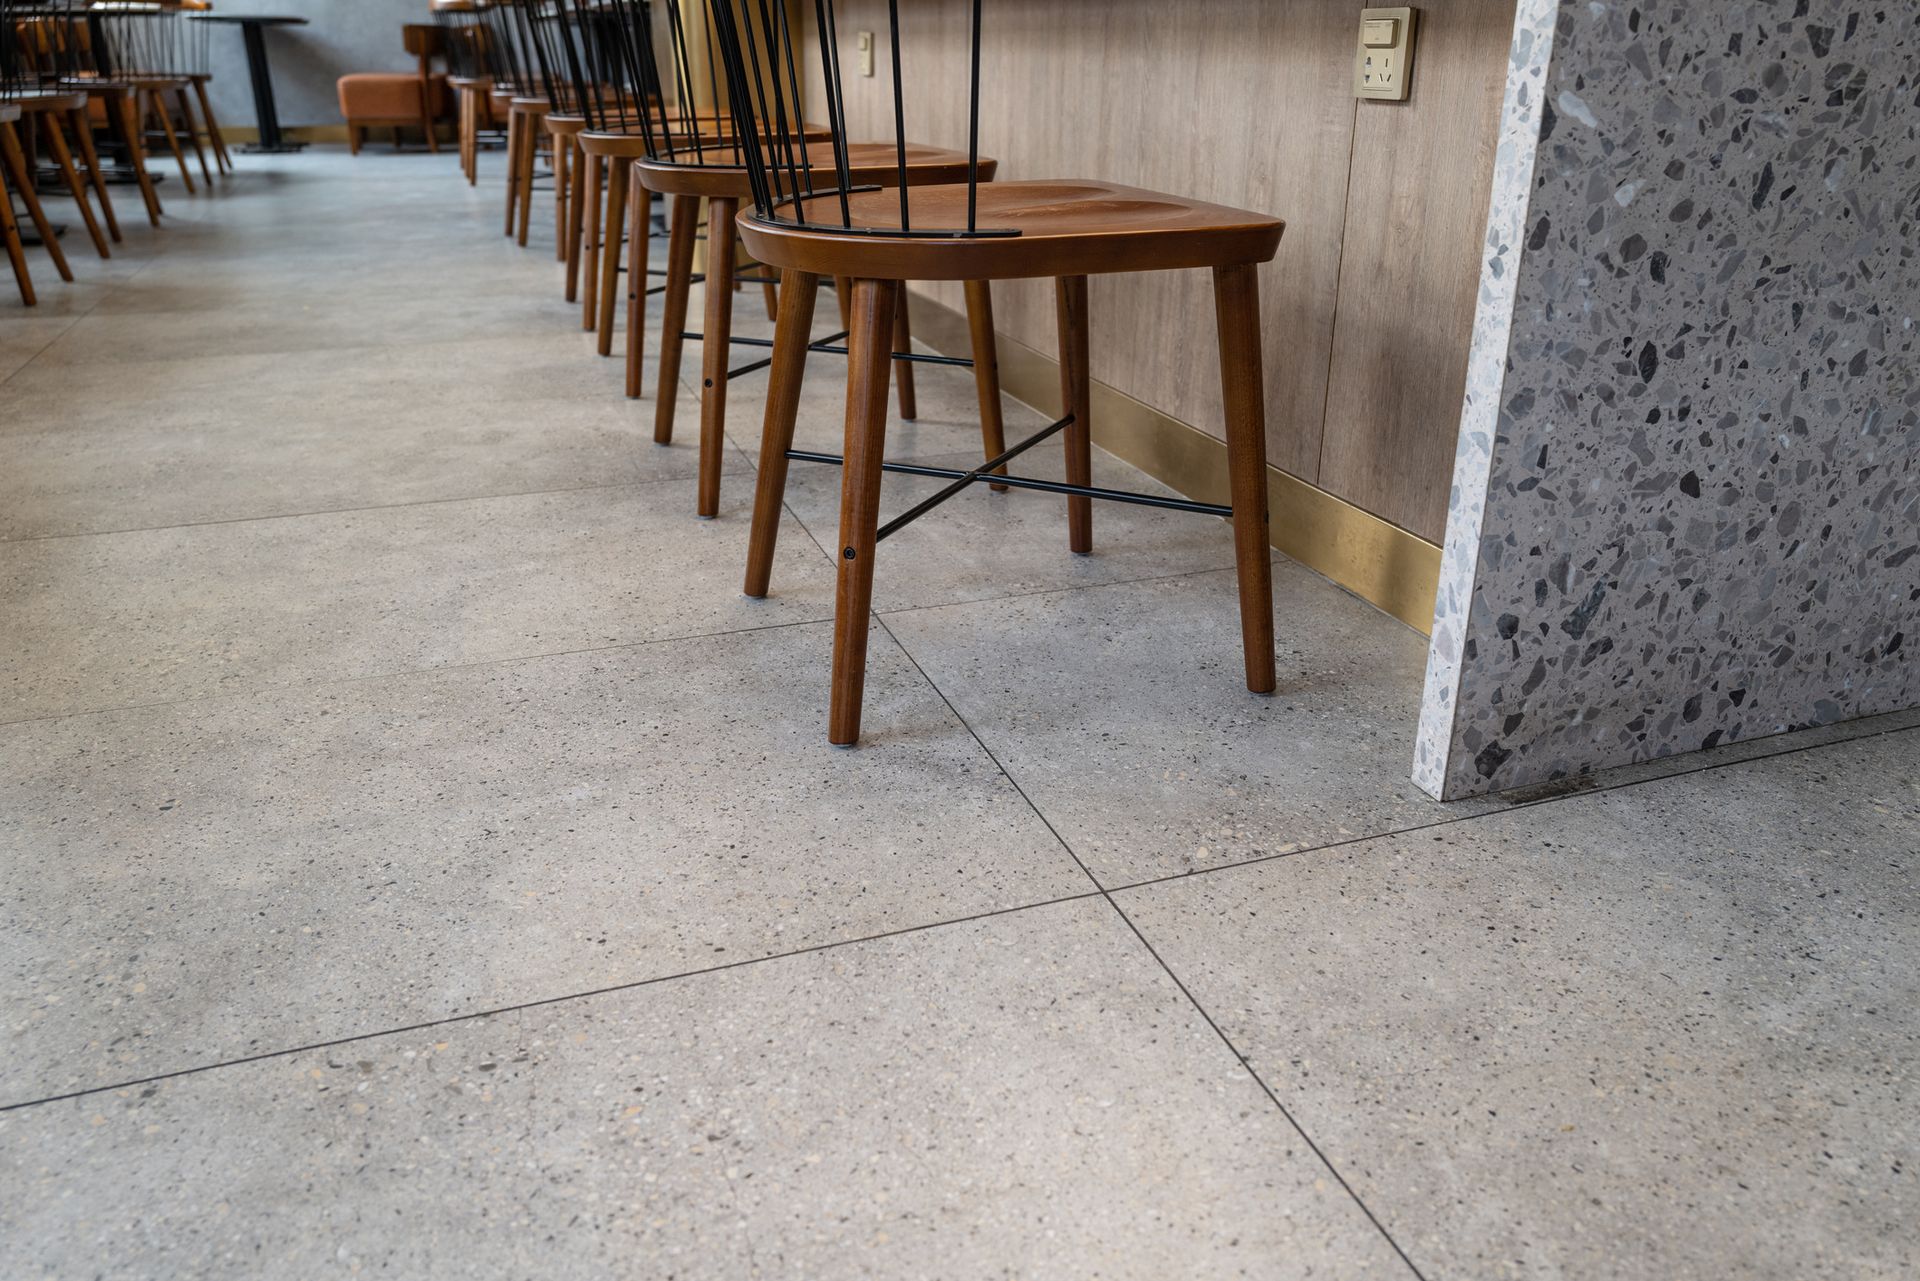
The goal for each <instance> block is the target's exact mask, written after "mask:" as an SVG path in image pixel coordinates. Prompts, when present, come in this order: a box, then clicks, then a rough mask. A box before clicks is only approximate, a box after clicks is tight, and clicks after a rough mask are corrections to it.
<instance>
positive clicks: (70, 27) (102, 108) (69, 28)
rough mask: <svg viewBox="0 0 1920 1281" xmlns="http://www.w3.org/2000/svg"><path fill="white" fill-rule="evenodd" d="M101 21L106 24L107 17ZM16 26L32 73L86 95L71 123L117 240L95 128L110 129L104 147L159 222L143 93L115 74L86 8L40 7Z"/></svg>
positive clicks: (154, 221)
mask: <svg viewBox="0 0 1920 1281" xmlns="http://www.w3.org/2000/svg"><path fill="white" fill-rule="evenodd" d="M16 12H18V11H16ZM97 21H98V24H99V25H100V27H101V28H102V29H104V27H105V25H106V23H107V21H108V19H107V18H105V17H101V18H99V19H98V20H97ZM11 29H12V30H13V31H14V32H15V33H16V34H17V37H18V39H19V46H18V48H19V53H20V56H21V59H22V65H23V67H25V68H30V70H29V71H28V73H27V74H29V75H30V76H31V77H33V78H34V79H35V80H36V81H37V83H38V84H39V85H40V86H41V87H43V88H48V89H61V90H67V91H71V92H74V93H83V94H85V95H86V103H85V108H84V111H83V112H82V114H81V115H80V116H79V117H78V118H77V119H72V121H71V123H72V125H73V132H74V139H75V141H76V143H77V144H78V147H79V151H80V154H81V157H82V159H83V161H84V163H85V165H86V172H87V178H88V181H89V182H90V183H91V185H92V187H93V190H94V194H95V196H96V197H97V198H98V199H99V201H100V210H101V215H102V217H103V218H104V219H105V221H106V224H107V231H108V234H109V235H110V236H111V237H112V239H114V240H116V241H117V240H119V239H120V232H119V223H118V220H117V219H116V217H115V215H114V209H113V200H112V197H111V196H110V195H109V194H108V180H107V172H108V171H107V169H106V168H105V167H104V166H103V165H102V163H101V154H102V152H101V149H99V148H96V144H95V140H94V136H93V135H94V130H95V128H96V127H104V128H105V129H106V130H107V131H108V135H107V141H106V143H105V144H104V149H105V150H108V151H111V152H112V153H113V154H114V155H115V156H116V158H117V159H118V161H119V163H120V164H121V165H122V166H124V170H125V172H127V173H129V174H130V175H131V176H132V178H133V179H134V181H136V182H137V183H138V184H139V188H140V196H141V199H142V201H144V203H145V205H146V210H147V220H148V222H150V223H151V224H152V225H153V226H156V227H157V226H159V225H160V215H161V213H162V208H161V204H160V196H159V192H158V190H157V189H156V187H155V185H154V182H153V177H152V175H151V174H150V173H149V172H148V170H147V161H146V148H145V146H144V145H143V140H142V137H141V124H140V121H139V115H140V112H141V110H142V105H141V101H140V94H139V91H138V90H137V89H136V88H135V86H134V85H133V84H132V83H131V82H129V81H126V80H122V79H120V78H118V77H117V76H115V74H114V72H113V68H112V65H111V62H110V60H109V57H108V54H107V49H106V41H104V40H96V39H95V34H94V33H95V22H93V21H90V20H89V18H88V15H87V13H86V12H85V11H82V10H75V9H35V10H32V11H28V12H25V13H22V14H20V18H19V20H18V21H17V22H16V23H14V24H13V26H12V28H11Z"/></svg>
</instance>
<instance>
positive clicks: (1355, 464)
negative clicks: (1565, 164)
mask: <svg viewBox="0 0 1920 1281" xmlns="http://www.w3.org/2000/svg"><path fill="white" fill-rule="evenodd" d="M1361 7H1362V6H1361V5H1360V4H1358V3H1353V2H1352V0H1337V2H1336V0H1288V3H1285V4H1275V3H1271V0H1215V2H1213V3H1208V4H1167V3H1165V0H1113V2H1112V3H1095V2H1094V0H1062V2H1059V3H1050V4H1044V5H1040V4H1031V3H1023V2H1022V0H987V3H986V5H985V16H984V20H983V29H984V31H985V33H986V42H985V46H984V49H983V54H982V84H983V93H982V109H981V125H980V137H981V147H982V150H983V151H985V152H987V153H990V154H992V155H994V156H996V157H998V158H999V160H1000V162H1001V169H1000V173H1001V176H1002V177H1004V178H1044V177H1100V178H1106V179H1110V180H1115V181H1119V182H1123V183H1130V184H1134V185H1137V186H1142V187H1149V188H1158V189H1161V190H1165V191H1171V192H1176V193H1179V194H1183V195H1190V196H1194V197H1197V198H1200V199H1204V200H1211V201H1216V202H1219V203H1222V204H1228V205H1235V206H1239V207H1242V208H1249V209H1257V210H1261V211H1263V212H1271V213H1274V214H1277V215H1279V216H1281V217H1283V218H1285V219H1286V220H1287V224H1288V228H1287V234H1286V236H1285V238H1284V240H1283V242H1282V245H1281V250H1280V255H1279V257H1278V259H1277V260H1276V261H1275V262H1273V263H1272V264H1269V265H1268V266H1267V267H1266V268H1264V269H1263V270H1262V272H1261V289H1262V314H1263V319H1264V323H1265V340H1266V362H1267V384H1266V385H1267V423H1268V435H1269V442H1268V450H1269V458H1270V460H1271V461H1272V462H1273V463H1274V464H1275V465H1276V466H1278V467H1280V468H1283V469H1285V470H1286V471H1287V472H1288V473H1290V474H1292V475H1294V476H1296V477H1298V478H1300V479H1301V480H1304V481H1306V482H1308V483H1310V484H1313V485H1317V486H1319V487H1320V488H1322V489H1324V490H1326V491H1327V492H1329V493H1332V494H1334V495H1336V496H1337V497H1339V498H1341V499H1344V500H1346V501H1347V502H1349V503H1352V504H1354V505H1355V506H1357V507H1359V508H1362V509H1364V510H1365V511H1367V512H1371V513H1374V514H1375V515H1377V516H1379V517H1381V518H1382V519H1384V520H1386V521H1389V522H1391V523H1392V524H1393V525H1395V526H1398V527H1400V528H1402V529H1404V530H1408V531H1411V532H1412V533H1414V534H1416V535H1418V536H1420V537H1421V538H1424V539H1427V540H1429V541H1431V542H1437V541H1438V540H1439V538H1440V536H1441V533H1442V530H1443V527H1444V521H1445V511H1446V494H1447V480H1448V476H1449V474H1450V467H1451V459H1452V457H1453V446H1454V432H1455V428H1456V425H1457V422H1458V412H1457V411H1458V406H1459V403H1460V398H1461V390H1462V388H1463V386H1464V383H1465V371H1466V358H1467V348H1468V340H1469V336H1470V332H1471V326H1472V318H1473V307H1474V294H1475V286H1476V279H1477V264H1478V252H1477V247H1478V245H1479V243H1480V239H1481V234H1482V228H1483V226H1484V223H1485V215H1486V199H1487V191H1488V188H1489V175H1490V173H1491V168H1492V160H1493V139H1494V134H1495V127H1496V123H1497V111H1498V107H1499V95H1500V80H1501V71H1502V68H1503V65H1504V59H1505V55H1506V51H1507V47H1508V42H1509V39H1510V37H1511V34H1512V26H1513V8H1514V0H1439V2H1436V3H1433V4H1429V5H1426V6H1424V7H1423V17H1422V42H1421V44H1420V46H1419V48H1418V49H1417V51H1416V60H1415V66H1414V79H1413V101H1411V102H1408V103H1358V102H1356V100H1355V99H1354V97H1353V94H1352V61H1353V53H1354V45H1355V41H1356V37H1357V34H1358V24H1359V14H1360V9H1361ZM809 8H810V6H809ZM969 8H970V6H969V5H968V4H966V3H964V0H937V2H936V0H926V2H925V3H919V4H914V5H909V6H902V12H901V21H902V26H903V31H904V40H903V48H904V49H905V50H906V51H907V54H908V63H907V67H906V79H907V82H908V84H909V85H910V87H911V92H910V94H909V95H908V102H909V114H908V119H907V133H908V135H909V136H910V137H911V138H913V139H914V140H916V141H921V142H929V143H934V144H937V145H945V146H958V147H964V146H965V145H966V107H967V79H966V77H967V43H968V28H967V19H968V13H969ZM836 27H837V30H838V32H839V35H840V38H841V61H842V68H843V72H845V73H846V85H847V92H848V98H849V102H848V108H849V116H850V119H851V121H852V122H853V127H854V131H855V132H856V133H857V134H860V135H862V136H865V137H869V138H875V139H891V138H892V136H893V116H892V100H891V81H890V80H889V79H888V77H887V75H886V72H885V65H886V59H887V46H886V41H885V32H886V30H887V9H886V5H885V4H884V3H883V2H882V0H841V3H840V4H839V8H838V19H837V23H836ZM863 29H864V30H870V31H874V32H877V33H879V35H880V40H879V44H878V49H879V62H880V66H881V68H882V70H881V74H879V75H877V76H875V77H874V78H872V79H866V78H863V77H859V76H858V75H857V74H855V70H856V59H855V54H854V51H853V41H854V35H855V32H856V31H859V30H863ZM812 40H813V37H812V35H811V33H810V34H809V45H810V46H811V45H812ZM811 71H812V76H811V78H813V79H815V80H817V77H818V69H817V67H814V68H812V69H811ZM1343 251H1344V252H1343ZM924 288H925V292H927V293H930V294H931V295H933V296H934V297H937V298H939V299H940V300H941V301H943V302H945V303H947V304H948V305H950V306H953V307H956V308H957V307H958V306H960V294H959V292H958V289H957V287H947V286H927V287H924ZM996 291H997V293H996V313H997V320H998V324H999V328H1000V329H1001V331H1002V332H1003V333H1005V334H1006V335H1007V336H1008V337H1010V338H1012V339H1014V340H1016V341H1018V342H1020V343H1023V344H1025V345H1026V346H1028V347H1032V348H1036V349H1038V350H1040V351H1043V352H1048V353H1051V352H1052V351H1053V350H1054V348H1055V341H1054V313H1053V303H1052V296H1051V293H1050V290H1049V287H1048V286H1046V285H1044V284H1041V283H1037V282H1011V283H1008V284H1005V285H1000V286H996ZM1092 321H1093V374H1094V377H1095V378H1096V379H1098V380H1100V381H1101V382H1103V383H1106V384H1108V385H1109V386H1111V387H1113V388H1115V389H1117V390H1118V391H1120V392H1122V393H1124V394H1125V395H1127V396H1130V397H1132V398H1134V399H1135V400H1138V401H1142V402H1145V404H1147V405H1149V406H1152V407H1153V408H1155V409H1158V410H1160V411H1162V412H1164V413H1165V414H1167V415H1169V416H1170V417H1172V418H1174V419H1177V420H1179V421H1180V422H1183V423H1187V424H1191V425H1193V426H1195V427H1197V428H1199V429H1200V430H1201V431H1204V432H1206V433H1208V434H1209V435H1211V436H1214V437H1216V438H1217V437H1219V436H1220V435H1221V434H1222V433H1221V428H1220V421H1221V405H1220V386H1219V373H1218V370H1219V365H1218V357H1217V355H1216V352H1215V340H1214V319H1213V308H1212V296H1211V286H1210V282H1209V281H1208V278H1207V276H1206V275H1205V273H1201V272H1183V273H1175V274H1154V275H1139V276H1114V277H1102V278H1099V279H1097V280H1095V281H1094V282H1093V285H1092ZM1097 431H1098V425H1097V424H1096V432H1097ZM1428 590H1429V591H1430V590H1431V580H1429V584H1428ZM1424 609H1425V607H1424V603H1423V605H1422V618H1423V619H1424Z"/></svg>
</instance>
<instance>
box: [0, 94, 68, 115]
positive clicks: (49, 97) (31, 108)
mask: <svg viewBox="0 0 1920 1281" xmlns="http://www.w3.org/2000/svg"><path fill="white" fill-rule="evenodd" d="M10 101H12V102H14V103H16V104H18V106H19V108H20V111H21V113H22V114H23V115H34V114H36V113H38V112H42V111H84V110H85V109H86V106H87V95H86V92H85V91H84V90H78V89H29V90H27V91H26V92H24V93H20V94H16V95H14V97H13V98H12V99H10Z"/></svg>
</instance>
